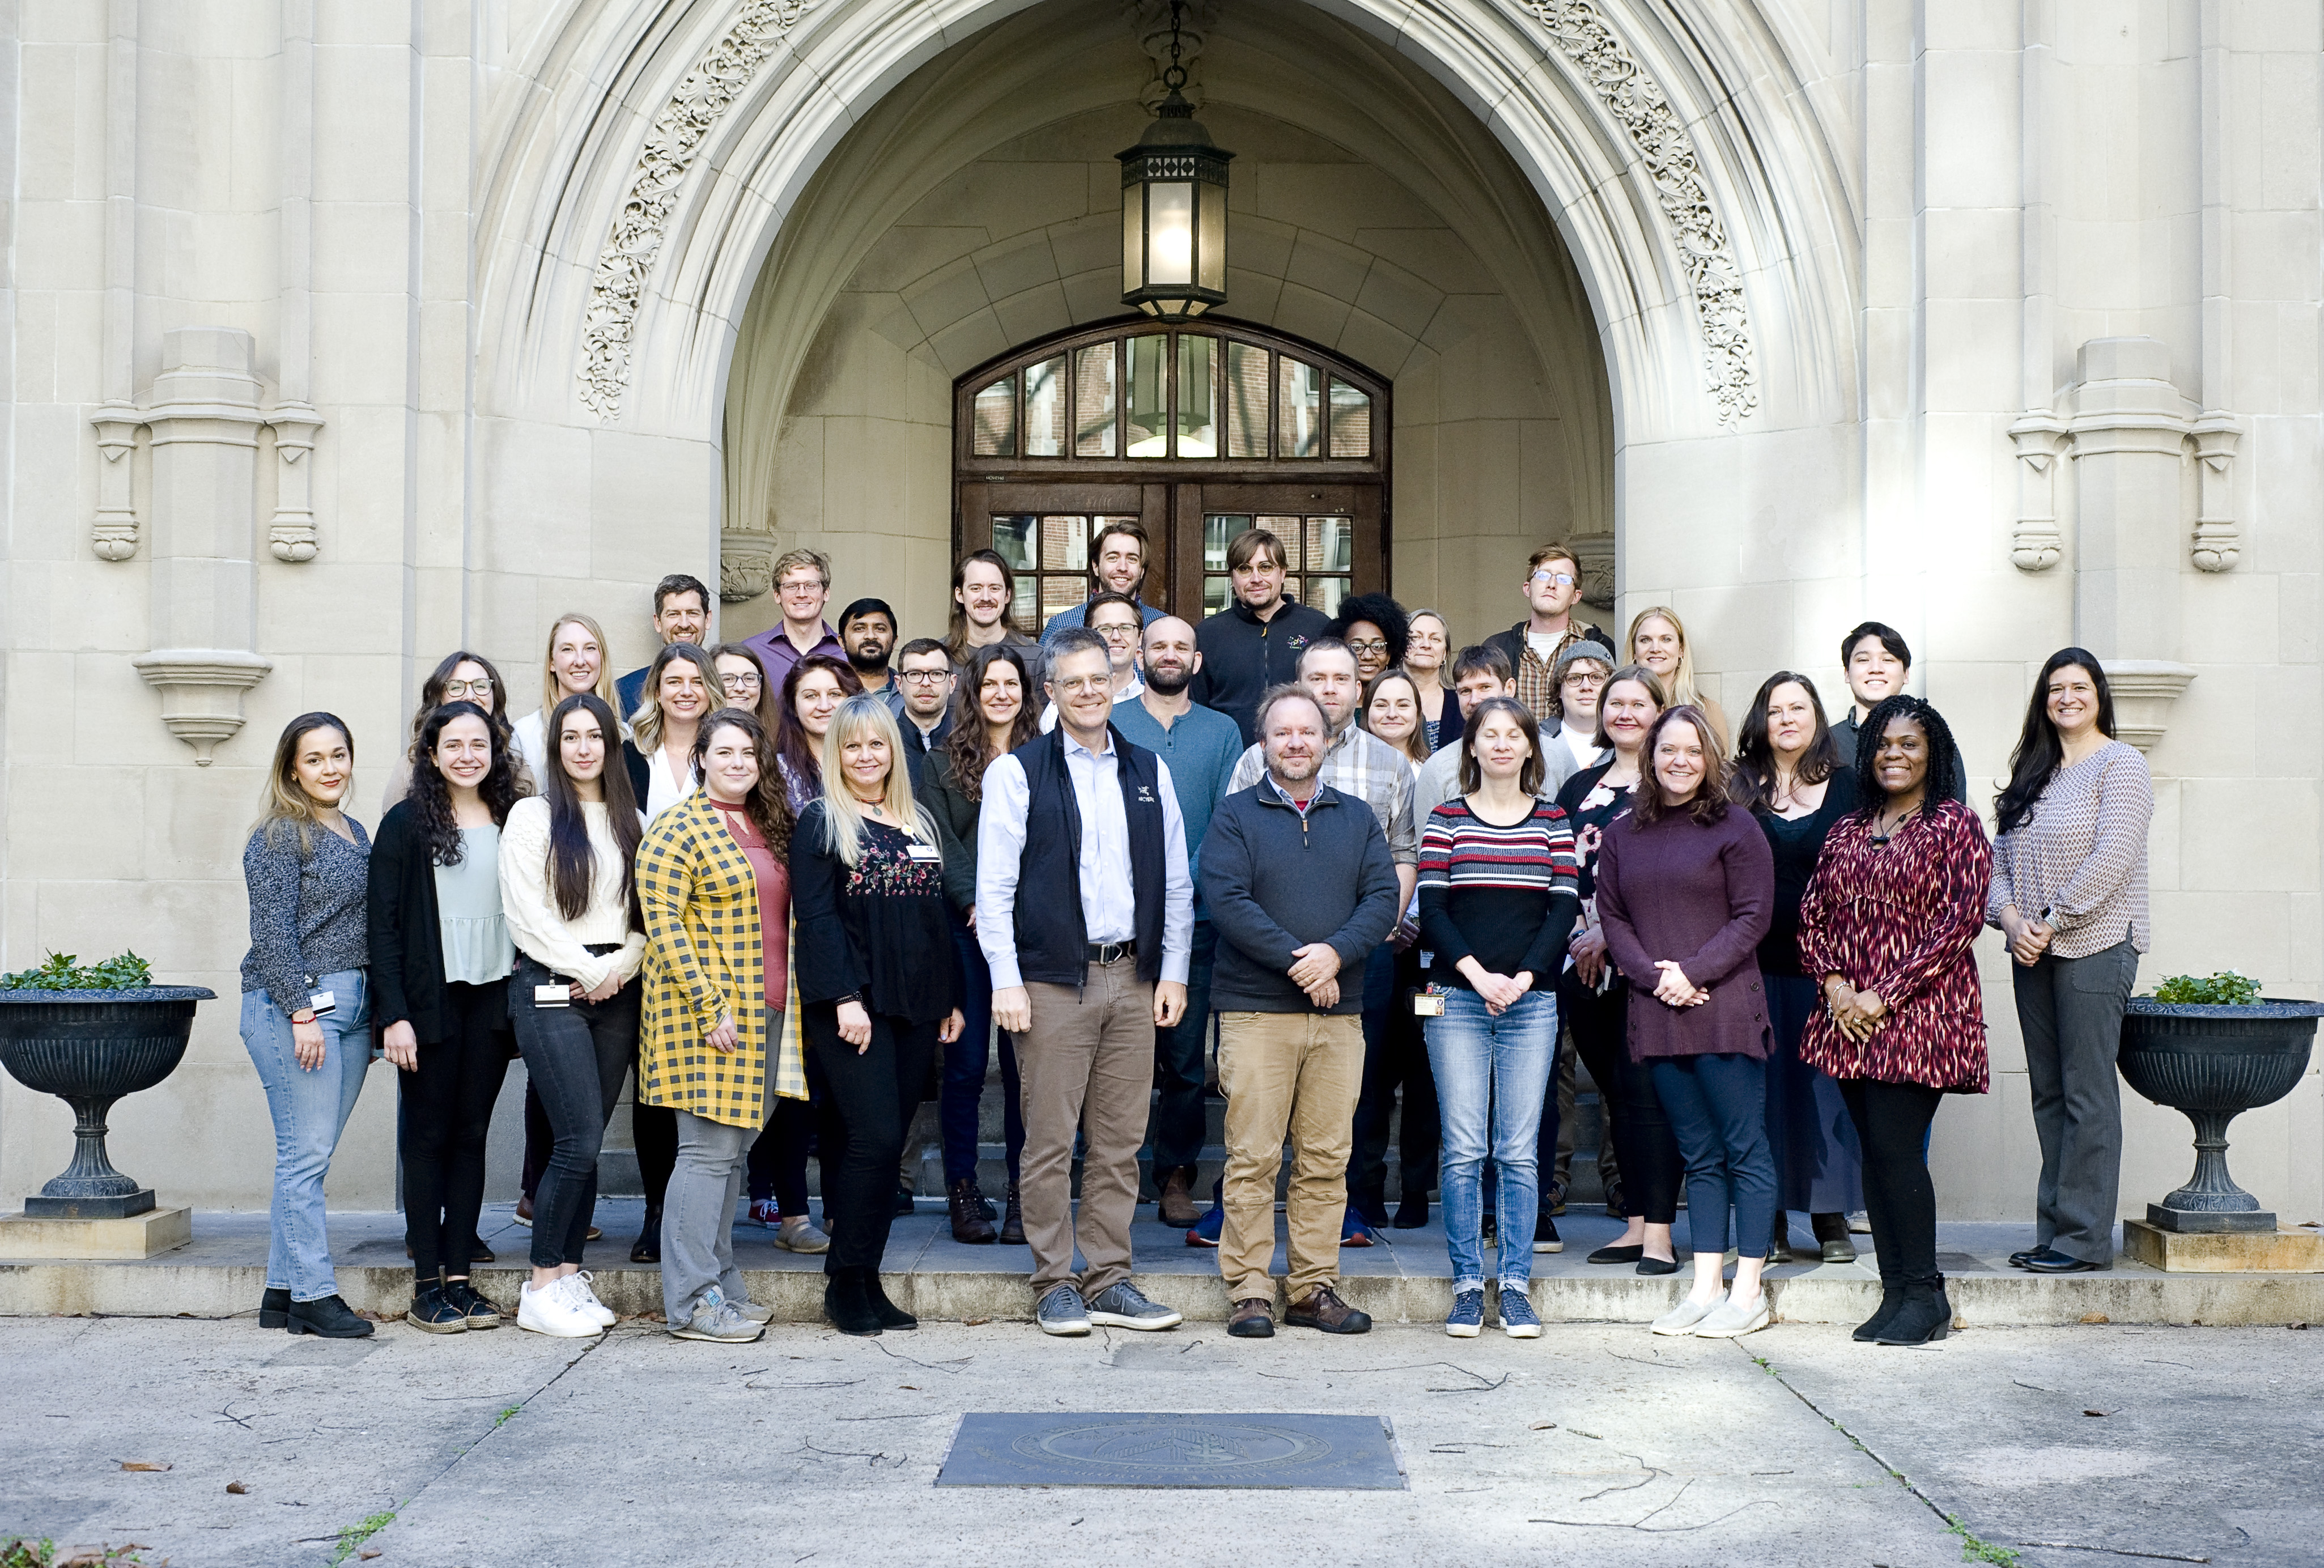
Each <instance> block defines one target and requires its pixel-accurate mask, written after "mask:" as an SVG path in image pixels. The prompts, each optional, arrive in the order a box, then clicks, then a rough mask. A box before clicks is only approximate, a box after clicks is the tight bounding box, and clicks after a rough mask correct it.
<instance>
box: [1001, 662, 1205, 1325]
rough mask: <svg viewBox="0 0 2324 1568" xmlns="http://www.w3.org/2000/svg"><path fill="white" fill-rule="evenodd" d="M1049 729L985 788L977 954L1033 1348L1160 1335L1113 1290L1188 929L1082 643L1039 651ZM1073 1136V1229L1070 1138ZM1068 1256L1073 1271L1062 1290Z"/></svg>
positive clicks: (1158, 806) (1146, 1306) (1104, 674)
mask: <svg viewBox="0 0 2324 1568" xmlns="http://www.w3.org/2000/svg"><path fill="white" fill-rule="evenodd" d="M1044 686H1045V687H1046V689H1047V693H1048V696H1049V700H1050V701H1052V702H1054V703H1056V705H1057V727H1056V729H1054V730H1052V731H1050V732H1049V733H1047V734H1046V735H1043V736H1042V737H1041V738H1040V739H1038V740H1037V741H1033V742H1029V743H1028V744H1027V745H1025V746H1023V747H1020V748H1019V750H1017V751H1015V752H1010V754H1009V755H1008V756H1006V757H1003V758H1001V759H1000V760H999V761H996V762H994V763H993V764H992V766H991V768H989V769H987V770H985V775H984V809H983V812H982V816H980V817H979V819H978V823H977V837H976V845H977V847H976V910H975V915H976V936H977V941H978V942H979V943H980V944H981V945H982V946H983V948H984V956H985V958H986V960H987V961H988V962H989V963H990V964H991V965H992V1019H993V1021H994V1022H995V1023H997V1024H999V1025H1000V1026H1001V1028H1004V1029H1007V1030H1008V1031H1009V1032H1010V1034H1012V1035H1014V1036H1015V1037H1016V1040H1017V1062H1018V1075H1019V1084H1020V1099H1021V1102H1022V1103H1023V1106H1024V1112H1025V1152H1024V1156H1023V1160H1022V1167H1021V1170H1020V1174H1019V1178H1018V1192H1019V1196H1020V1198H1021V1199H1022V1201H1023V1205H1024V1213H1025V1239H1026V1241H1028V1243H1029V1244H1030V1245H1031V1247H1032V1249H1033V1293H1034V1296H1035V1298H1036V1303H1037V1305H1036V1307H1035V1314H1034V1315H1035V1318H1036V1320H1037V1322H1038V1323H1039V1324H1040V1325H1041V1330H1042V1332H1043V1333H1053V1334H1085V1333H1089V1331H1090V1325H1091V1324H1106V1325H1108V1326H1110V1327H1114V1328H1129V1329H1165V1328H1170V1327H1174V1326H1175V1325H1176V1324H1177V1323H1178V1322H1179V1314H1177V1313H1176V1312H1174V1311H1172V1310H1171V1309H1170V1308H1168V1307H1167V1306H1163V1305H1158V1304H1157V1303H1155V1302H1151V1301H1148V1300H1147V1299H1146V1297H1145V1296H1142V1295H1140V1294H1139V1290H1138V1287H1135V1286H1133V1285H1132V1284H1130V1218H1131V1216H1132V1215H1133V1214H1134V1213H1136V1212H1137V1205H1138V1148H1139V1144H1140V1143H1141V1142H1142V1141H1143V1140H1144V1138H1145V1134H1146V1116H1147V1108H1148V1102H1149V1101H1150V1100H1151V1098H1152V1095H1153V1090H1154V1031H1155V1030H1156V1029H1157V1028H1170V1027H1172V1026H1174V1025H1176V1023H1177V1021H1178V1019H1179V1017H1180V1015H1181V1014H1183V1013H1184V1012H1185V1009H1186V972H1187V967H1188V958H1189V952H1190V949H1191V947H1192V945H1193V938H1194V883H1193V881H1192V880H1191V879H1190V878H1189V876H1188V874H1187V871H1186V830H1185V823H1184V822H1183V820H1182V819H1181V818H1180V816H1179V814H1178V797H1177V794H1176V791H1174V790H1173V789H1171V787H1170V770H1169V768H1168V767H1167V765H1165V764H1164V762H1163V761H1162V760H1161V759H1160V758H1158V757H1157V756H1156V755H1155V754H1154V753H1153V752H1149V751H1148V750H1146V749H1145V748H1144V747H1142V746H1133V745H1131V744H1130V742H1128V741H1127V740H1125V739H1123V738H1122V736H1121V733H1120V732H1119V731H1117V730H1115V729H1114V728H1113V726H1112V724H1111V722H1110V718H1111V712H1112V708H1113V691H1112V678H1111V659H1110V657H1109V655H1108V653H1107V651H1106V644H1105V639H1103V638H1102V637H1100V636H1099V635H1098V634H1097V633H1096V632H1091V631H1089V630H1088V629H1086V628H1084V627H1078V626H1076V627H1068V628H1065V629H1064V630H1062V631H1060V632H1058V634H1057V637H1056V641H1054V642H1053V643H1052V644H1051V645H1050V650H1049V654H1048V670H1047V679H1046V681H1045V682H1044ZM1076 1130H1081V1131H1083V1132H1084V1134H1085V1141H1086V1147H1085V1148H1084V1153H1083V1156H1082V1199H1081V1219H1080V1223H1079V1226H1078V1227H1076V1225H1075V1223H1074V1204H1073V1158H1074V1132H1075V1131H1076ZM1076 1241H1078V1242H1079V1244H1080V1247H1081V1254H1082V1258H1083V1259H1084V1262H1085V1263H1086V1264H1087V1266H1088V1267H1087V1269H1086V1271H1085V1272H1084V1273H1083V1274H1082V1275H1080V1276H1079V1277H1076V1276H1075V1275H1074V1244H1075V1242H1076Z"/></svg>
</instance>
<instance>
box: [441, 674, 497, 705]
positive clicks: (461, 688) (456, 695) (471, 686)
mask: <svg viewBox="0 0 2324 1568" xmlns="http://www.w3.org/2000/svg"><path fill="white" fill-rule="evenodd" d="M492 694H493V683H492V681H491V680H490V679H489V678H487V679H484V680H447V681H446V682H445V683H444V696H445V697H446V698H447V700H449V701H452V702H457V701H459V700H460V699H461V698H462V697H464V696H492Z"/></svg>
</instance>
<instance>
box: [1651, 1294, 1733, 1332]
mask: <svg viewBox="0 0 2324 1568" xmlns="http://www.w3.org/2000/svg"><path fill="white" fill-rule="evenodd" d="M1726 1301H1727V1297H1726V1296H1723V1295H1722V1296H1720V1297H1719V1298H1718V1299H1716V1300H1713V1301H1697V1300H1695V1299H1694V1297H1692V1296H1687V1297H1685V1298H1683V1300H1681V1301H1680V1302H1679V1304H1678V1305H1676V1306H1674V1307H1672V1308H1671V1309H1670V1310H1669V1311H1668V1312H1666V1313H1665V1314H1662V1316H1660V1317H1658V1318H1656V1319H1655V1333H1658V1334H1691V1333H1694V1332H1695V1327H1694V1325H1695V1324H1699V1323H1701V1321H1702V1320H1703V1319H1704V1318H1706V1317H1709V1316H1710V1315H1711V1314H1712V1313H1713V1312H1715V1311H1717V1310H1718V1309H1719V1308H1720V1306H1722V1305H1726Z"/></svg>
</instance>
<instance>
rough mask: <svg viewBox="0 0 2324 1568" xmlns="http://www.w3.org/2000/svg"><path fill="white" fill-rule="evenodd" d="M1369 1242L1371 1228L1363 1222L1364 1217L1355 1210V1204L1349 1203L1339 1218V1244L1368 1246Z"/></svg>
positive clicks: (1343, 1245) (1370, 1239)
mask: <svg viewBox="0 0 2324 1568" xmlns="http://www.w3.org/2000/svg"><path fill="white" fill-rule="evenodd" d="M1371 1244H1372V1228H1371V1227H1370V1226H1369V1225H1367V1224H1366V1223H1364V1217H1363V1215H1361V1214H1360V1213H1357V1212H1356V1205H1355V1204H1349V1205H1348V1207H1347V1212H1346V1213H1344V1214H1343V1215H1342V1216H1341V1219H1340V1245H1341V1246H1342V1247H1369V1246H1370V1245H1371Z"/></svg>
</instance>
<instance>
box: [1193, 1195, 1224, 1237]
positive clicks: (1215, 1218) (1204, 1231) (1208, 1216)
mask: <svg viewBox="0 0 2324 1568" xmlns="http://www.w3.org/2000/svg"><path fill="white" fill-rule="evenodd" d="M1226 1228H1227V1206H1226V1205H1225V1204H1219V1203H1214V1204H1212V1205H1211V1206H1210V1207H1209V1208H1208V1209H1206V1210H1204V1211H1203V1217H1202V1218H1201V1219H1199V1220H1197V1221H1195V1222H1194V1229H1193V1230H1191V1231H1187V1232H1186V1245H1187V1246H1189V1247H1215V1246H1217V1245H1218V1244H1219V1233H1220V1232H1221V1231H1224V1230H1225V1229H1226Z"/></svg>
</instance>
